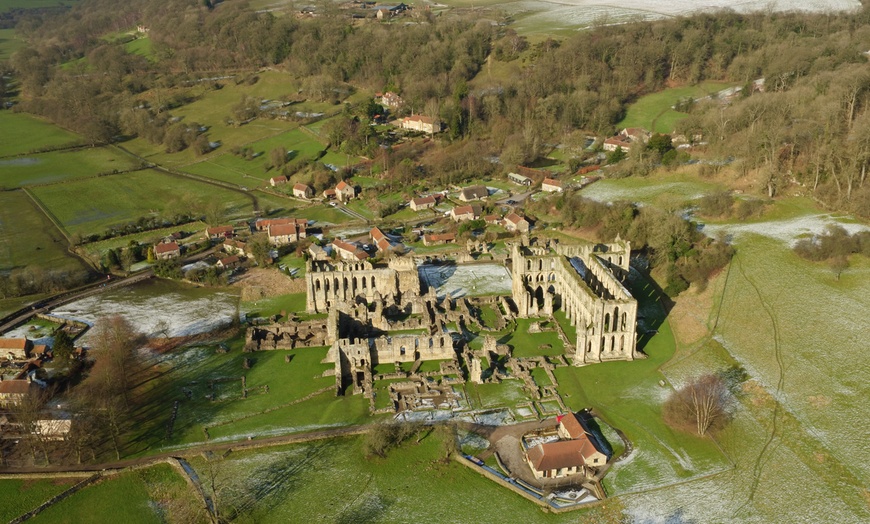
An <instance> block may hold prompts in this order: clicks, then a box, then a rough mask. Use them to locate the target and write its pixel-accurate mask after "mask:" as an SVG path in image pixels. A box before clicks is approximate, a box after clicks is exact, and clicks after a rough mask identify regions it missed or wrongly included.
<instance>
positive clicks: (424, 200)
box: [412, 195, 435, 206]
mask: <svg viewBox="0 0 870 524" xmlns="http://www.w3.org/2000/svg"><path fill="white" fill-rule="evenodd" d="M412 202H413V203H414V205H415V206H423V205H426V204H434V203H435V197H433V196H432V195H427V196H424V197H419V198H415V199H413V200H412Z"/></svg>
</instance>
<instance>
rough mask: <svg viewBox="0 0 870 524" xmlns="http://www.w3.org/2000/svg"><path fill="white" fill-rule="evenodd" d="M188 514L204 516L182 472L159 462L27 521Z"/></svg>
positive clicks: (159, 518)
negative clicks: (179, 472)
mask: <svg viewBox="0 0 870 524" xmlns="http://www.w3.org/2000/svg"><path fill="white" fill-rule="evenodd" d="M188 513H189V514H190V517H191V518H193V521H197V520H201V519H203V518H204V517H205V514H204V511H203V510H199V509H198V508H197V505H196V502H195V499H194V495H193V492H192V491H190V489H189V488H188V485H187V483H186V482H185V480H184V479H183V478H182V477H181V475H180V474H178V473H177V472H176V471H175V470H173V469H172V468H171V467H170V466H169V465H168V464H160V465H157V466H152V467H149V468H146V469H142V470H138V471H127V472H124V473H121V474H119V475H117V476H112V477H108V478H106V479H104V480H102V481H100V482H98V483H97V484H93V485H91V486H88V487H86V488H84V489H82V490H81V491H79V492H77V493H75V494H74V495H72V496H71V497H69V498H66V499H64V500H62V501H60V502H58V503H57V504H54V505H53V506H50V507H49V508H48V509H46V510H45V511H43V512H41V513H39V514H38V515H37V516H36V517H34V518H33V519H31V520H30V522H36V523H39V522H46V523H67V522H68V523H71V524H72V523H78V522H94V523H99V522H105V523H107V524H108V523H117V522H125V523H130V524H135V523H140V522H141V523H152V522H153V523H160V522H167V519H169V521H172V519H174V518H181V516H182V515H183V514H188ZM196 516H199V519H195V517H196Z"/></svg>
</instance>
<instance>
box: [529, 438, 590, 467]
mask: <svg viewBox="0 0 870 524" xmlns="http://www.w3.org/2000/svg"><path fill="white" fill-rule="evenodd" d="M580 447H581V446H580V445H579V443H578V442H577V441H576V440H558V441H556V442H547V443H546V444H538V445H537V446H535V447H533V448H530V449H529V451H528V456H529V462H531V464H532V467H534V468H535V469H536V470H538V471H549V470H551V469H562V468H579V467H580V466H584V465H586V461H585V460H584V459H583V455H581V453H580Z"/></svg>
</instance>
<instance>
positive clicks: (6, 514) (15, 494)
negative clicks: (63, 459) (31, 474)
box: [0, 478, 82, 522]
mask: <svg viewBox="0 0 870 524" xmlns="http://www.w3.org/2000/svg"><path fill="white" fill-rule="evenodd" d="M80 480H82V479H80V478H70V479H39V480H11V479H4V480H0V520H2V521H3V522H9V521H10V520H12V519H14V518H16V517H18V516H21V515H23V514H24V513H27V512H28V511H30V510H32V509H33V508H35V507H37V506H39V505H40V504H42V503H43V502H45V501H47V500H48V499H50V498H51V497H53V496H55V495H57V494H58V493H60V492H62V491H64V490H66V489H67V488H69V487H71V486H72V485H73V484H75V483H76V482H79V481H80Z"/></svg>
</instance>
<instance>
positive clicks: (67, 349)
mask: <svg viewBox="0 0 870 524" xmlns="http://www.w3.org/2000/svg"><path fill="white" fill-rule="evenodd" d="M74 350H75V346H74V345H73V340H72V338H71V337H70V336H69V333H67V332H66V331H64V329H63V328H58V329H57V330H56V331H55V332H54V344H53V345H52V346H51V352H52V354H53V356H54V358H55V359H57V360H58V361H60V362H68V361H69V359H70V358H72V355H73V351H74Z"/></svg>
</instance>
